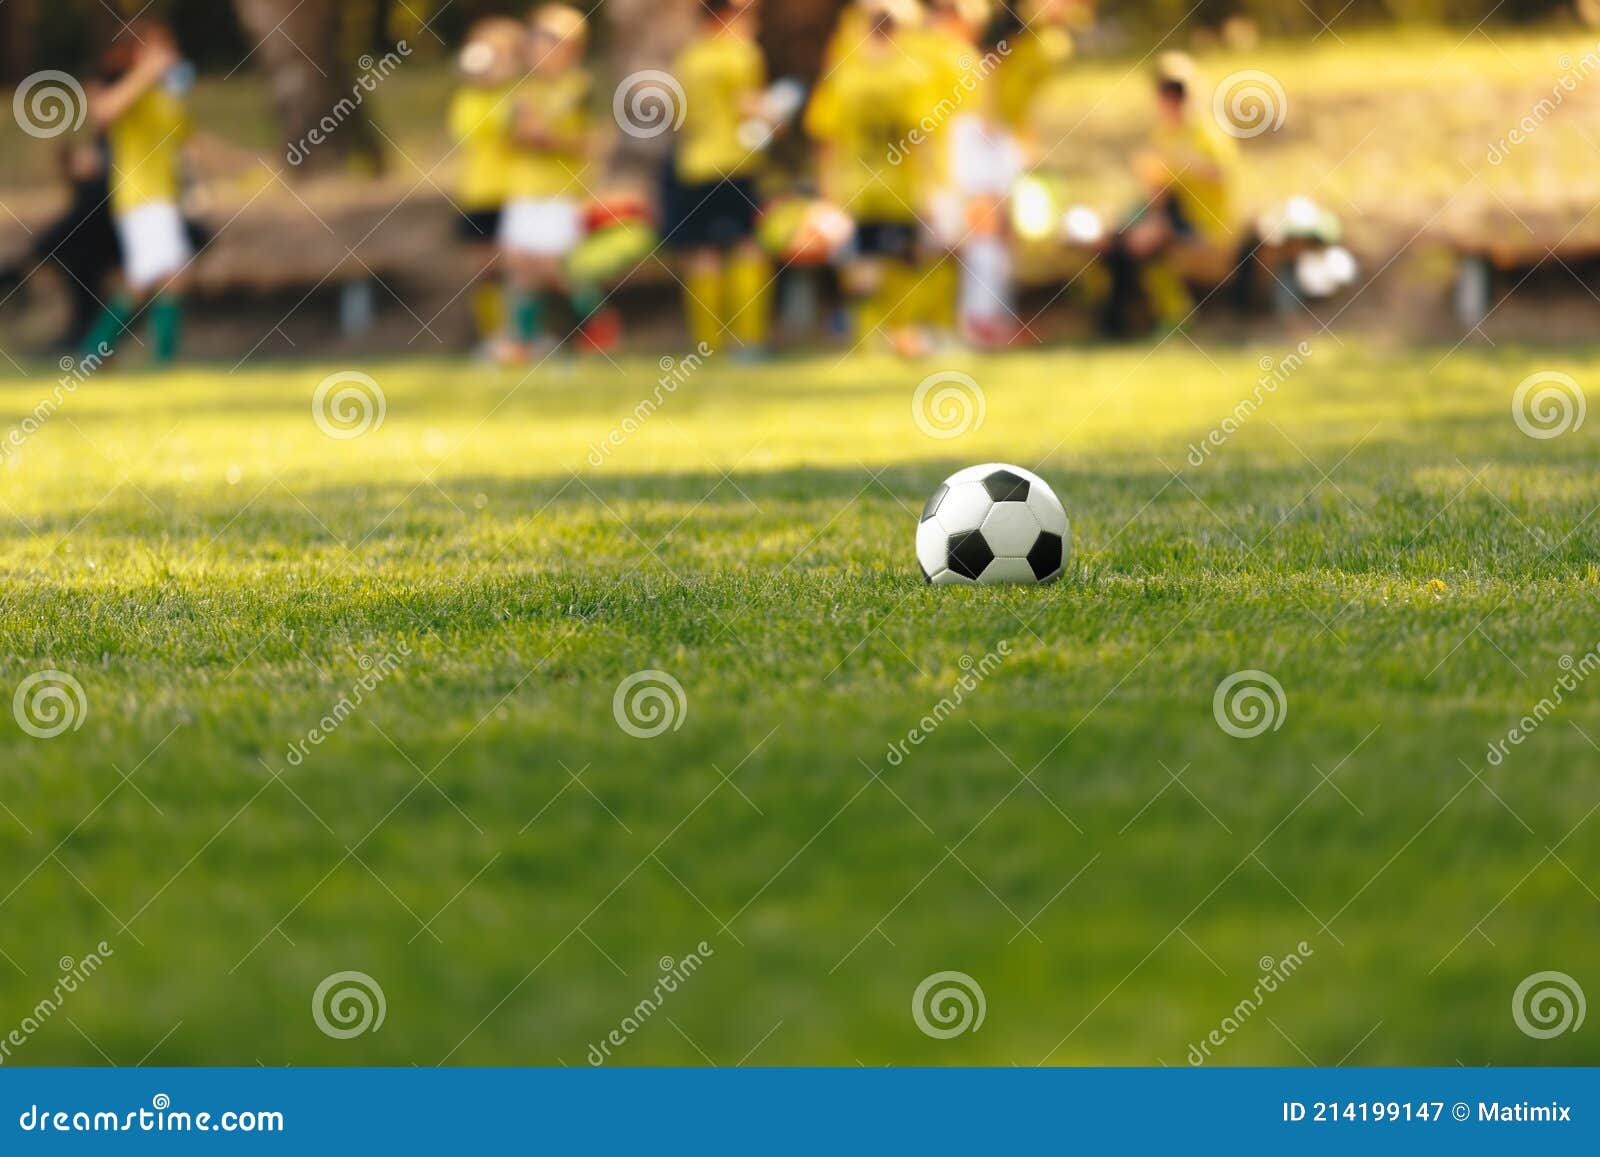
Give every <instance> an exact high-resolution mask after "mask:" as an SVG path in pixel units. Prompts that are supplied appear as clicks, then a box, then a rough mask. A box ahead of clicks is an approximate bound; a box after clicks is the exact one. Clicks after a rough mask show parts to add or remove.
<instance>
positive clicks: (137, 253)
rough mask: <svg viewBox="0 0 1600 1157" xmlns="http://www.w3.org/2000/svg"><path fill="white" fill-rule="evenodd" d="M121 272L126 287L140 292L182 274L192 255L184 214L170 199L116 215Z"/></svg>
mask: <svg viewBox="0 0 1600 1157" xmlns="http://www.w3.org/2000/svg"><path fill="white" fill-rule="evenodd" d="M117 240H118V241H119V242H120V243H121V246H122V271H123V275H124V276H125V277H126V278H127V281H128V288H129V289H131V290H133V291H134V292H135V293H142V292H143V291H144V290H146V289H149V288H150V287H151V286H153V285H158V284H160V283H161V282H163V281H165V280H166V279H167V278H169V277H172V276H174V275H175V274H178V273H181V272H182V271H183V268H184V266H186V265H188V264H189V262H190V261H191V260H192V259H193V258H194V249H193V248H192V247H191V246H190V245H189V233H188V230H187V229H185V228H184V225H183V214H182V213H180V212H178V206H177V205H176V204H174V203H173V202H171V201H149V202H147V203H145V204H143V205H140V206H138V207H137V208H135V209H130V210H129V211H128V212H126V213H124V214H122V215H121V216H120V217H118V218H117Z"/></svg>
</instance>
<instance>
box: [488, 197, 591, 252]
mask: <svg viewBox="0 0 1600 1157" xmlns="http://www.w3.org/2000/svg"><path fill="white" fill-rule="evenodd" d="M581 240H583V211H582V210H581V209H580V208H579V207H578V203H577V202H576V201H569V200H567V199H566V198H564V197H552V198H549V199H546V200H532V199H523V198H516V199H513V200H511V201H507V202H506V207H505V211H504V212H502V213H501V214H500V244H501V245H503V246H505V247H506V248H507V249H508V250H510V251H511V252H513V253H523V254H526V255H527V256H529V257H565V256H566V255H567V254H568V253H571V252H572V251H573V250H574V249H576V248H577V247H578V242H579V241H581Z"/></svg>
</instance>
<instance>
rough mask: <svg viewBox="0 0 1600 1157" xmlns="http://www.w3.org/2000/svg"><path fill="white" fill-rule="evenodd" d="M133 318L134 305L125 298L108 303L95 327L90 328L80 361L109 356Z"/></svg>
mask: <svg viewBox="0 0 1600 1157" xmlns="http://www.w3.org/2000/svg"><path fill="white" fill-rule="evenodd" d="M132 316H133V303H132V302H130V301H129V300H128V299H127V298H125V297H121V296H118V297H113V298H112V299H111V300H110V301H109V302H107V303H106V306H105V311H104V312H103V313H101V315H100V317H99V318H98V319H97V320H96V321H95V323H94V325H92V326H90V327H89V332H88V334H87V335H85V337H84V339H83V345H82V347H81V348H80V349H79V350H78V357H79V359H80V360H81V359H83V358H88V357H97V358H103V357H106V356H108V355H109V354H110V353H111V351H112V350H114V349H116V348H117V339H118V338H120V337H121V336H122V331H123V330H124V329H126V328H127V326H128V318H130V317H132Z"/></svg>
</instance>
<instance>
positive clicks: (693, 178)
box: [672, 35, 767, 185]
mask: <svg viewBox="0 0 1600 1157" xmlns="http://www.w3.org/2000/svg"><path fill="white" fill-rule="evenodd" d="M766 71H767V70H766V63H765V62H764V61H763V60H762V59H761V50H760V49H759V48H758V47H756V45H754V44H753V43H751V42H750V41H748V40H745V39H744V38H742V37H738V36H727V35H723V36H707V37H704V38H702V39H700V40H697V41H695V42H694V43H692V44H690V45H689V46H688V47H687V48H685V49H684V50H683V51H682V52H681V53H679V54H678V59H677V60H676V61H675V62H674V64H673V68H672V74H673V76H675V77H677V79H678V83H679V84H681V85H683V94H684V118H683V127H682V128H681V129H680V130H679V134H678V156H677V165H678V179H679V180H681V181H683V182H684V183H685V184H691V185H699V184H706V183H708V182H711V181H716V180H720V179H722V178H723V177H743V176H746V175H748V174H750V173H751V172H753V171H754V170H755V169H756V168H757V166H758V165H759V163H760V159H761V158H760V154H759V153H753V152H752V151H751V150H749V149H747V148H746V147H745V146H744V145H742V144H740V143H739V124H740V122H741V121H742V120H743V119H744V118H743V107H744V105H745V104H746V103H747V102H748V101H749V100H750V99H751V98H752V97H754V96H756V95H758V94H759V93H760V92H761V90H762V88H763V87H764V86H765V85H766V82H767V81H766Z"/></svg>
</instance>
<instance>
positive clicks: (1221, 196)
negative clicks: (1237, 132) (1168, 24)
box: [1108, 52, 1238, 333]
mask: <svg viewBox="0 0 1600 1157" xmlns="http://www.w3.org/2000/svg"><path fill="white" fill-rule="evenodd" d="M1197 81H1198V76H1197V73H1196V70H1195V67H1194V62H1193V61H1192V60H1190V58H1189V57H1188V56H1186V55H1184V54H1183V53H1180V52H1167V53H1163V54H1162V55H1161V57H1160V58H1159V59H1158V61H1157V66H1156V76H1155V82H1156V124H1155V128H1154V131H1153V132H1152V134H1151V137H1150V142H1149V145H1148V147H1147V148H1146V149H1145V150H1144V151H1142V152H1140V153H1139V154H1138V155H1137V156H1136V157H1135V158H1134V173H1135V176H1136V177H1137V178H1138V180H1139V183H1140V185H1141V187H1142V189H1143V194H1142V200H1141V203H1140V204H1139V206H1138V207H1137V208H1136V209H1135V210H1134V212H1133V213H1132V214H1131V215H1130V217H1129V218H1128V220H1127V221H1126V222H1125V223H1124V224H1123V227H1122V229H1121V231H1120V232H1119V233H1118V234H1117V236H1116V237H1115V238H1114V239H1113V241H1112V249H1111V253H1110V255H1109V260H1110V264H1111V269H1112V298H1111V302H1110V309H1111V311H1112V312H1111V315H1110V316H1109V317H1108V328H1110V329H1111V330H1112V332H1118V333H1120V332H1126V329H1127V312H1128V309H1127V307H1128V304H1129V299H1130V298H1132V297H1135V296H1139V295H1142V297H1143V299H1144V301H1145V303H1146V304H1147V305H1148V306H1149V308H1150V311H1151V312H1152V314H1153V315H1154V319H1155V322H1156V324H1157V326H1158V327H1159V328H1161V329H1163V330H1168V331H1170V330H1172V329H1175V328H1177V327H1179V326H1181V325H1182V324H1183V323H1184V322H1185V321H1186V320H1187V319H1188V317H1189V315H1190V314H1191V313H1192V312H1193V311H1194V308H1195V303H1194V300H1193V298H1192V297H1191V296H1190V294H1189V290H1188V283H1189V282H1191V281H1197V282H1201V283H1216V282H1221V281H1224V280H1226V279H1227V277H1228V275H1229V273H1230V272H1231V271H1232V269H1233V265H1234V262H1235V259H1236V248H1237V243H1236V238H1235V225H1234V220H1233V184H1234V171H1235V168H1236V166H1237V158H1238V149H1237V144H1236V142H1235V141H1234V139H1233V138H1232V137H1230V136H1228V135H1227V134H1226V133H1225V132H1223V131H1222V129H1221V128H1219V127H1218V125H1217V123H1216V121H1215V120H1214V119H1213V118H1212V117H1211V115H1210V113H1209V110H1207V109H1203V108H1202V109H1196V108H1195V104H1196V101H1195V99H1194V96H1195V89H1196V87H1197Z"/></svg>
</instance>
